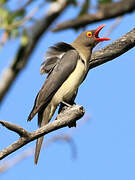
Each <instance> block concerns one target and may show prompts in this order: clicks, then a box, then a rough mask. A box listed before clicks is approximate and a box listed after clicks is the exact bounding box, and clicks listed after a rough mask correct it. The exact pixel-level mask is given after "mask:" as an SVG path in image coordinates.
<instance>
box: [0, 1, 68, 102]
mask: <svg viewBox="0 0 135 180" xmlns="http://www.w3.org/2000/svg"><path fill="white" fill-rule="evenodd" d="M69 4H70V2H69V1H68V0H58V1H57V2H54V3H52V4H51V6H50V8H49V10H48V12H47V14H46V15H45V16H44V17H43V18H42V19H41V20H39V21H38V22H36V23H35V24H34V25H33V26H32V27H31V28H30V29H26V32H27V36H28V37H27V43H25V44H22V43H21V44H20V47H19V49H18V51H17V54H16V57H15V58H14V59H13V61H12V62H11V64H10V66H9V67H8V68H7V69H5V70H4V72H3V73H2V75H1V77H0V103H1V102H2V100H3V98H4V96H5V95H6V93H7V92H8V90H9V89H10V87H11V85H12V84H13V82H14V81H15V79H16V77H17V76H18V75H19V73H20V72H21V70H23V68H24V67H25V65H26V64H27V62H28V60H29V57H30V56H31V54H32V53H33V51H34V48H35V47H36V45H37V43H38V41H39V39H40V38H41V36H42V35H43V33H45V32H46V31H47V30H48V28H49V27H50V25H51V24H52V23H53V22H54V21H55V20H56V18H57V17H58V16H59V15H60V14H61V13H62V12H63V11H64V10H65V8H67V7H68V5H69Z"/></svg>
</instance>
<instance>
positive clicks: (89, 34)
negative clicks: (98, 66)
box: [75, 24, 110, 48]
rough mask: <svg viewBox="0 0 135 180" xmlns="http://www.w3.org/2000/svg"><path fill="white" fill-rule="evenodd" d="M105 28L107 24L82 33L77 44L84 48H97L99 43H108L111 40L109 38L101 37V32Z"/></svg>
mask: <svg viewBox="0 0 135 180" xmlns="http://www.w3.org/2000/svg"><path fill="white" fill-rule="evenodd" d="M104 26H105V24H103V25H101V26H99V27H98V28H97V29H95V30H87V31H84V32H82V33H81V34H80V35H79V36H78V38H77V39H76V40H75V41H76V43H79V44H81V45H82V46H85V47H91V48H93V47H95V46H96V45H97V44H98V43H99V42H101V41H108V40H110V39H109V38H107V37H99V32H100V31H101V29H102V28H103V27H104Z"/></svg>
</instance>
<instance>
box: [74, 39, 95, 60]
mask: <svg viewBox="0 0 135 180" xmlns="http://www.w3.org/2000/svg"><path fill="white" fill-rule="evenodd" d="M71 46H73V47H74V48H75V49H76V50H77V51H78V53H79V55H80V56H81V58H82V59H84V60H86V61H89V60H90V58H91V53H92V48H91V47H86V46H83V45H81V44H80V43H79V42H75V41H74V42H73V43H72V44H71Z"/></svg>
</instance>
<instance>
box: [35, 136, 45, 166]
mask: <svg viewBox="0 0 135 180" xmlns="http://www.w3.org/2000/svg"><path fill="white" fill-rule="evenodd" d="M43 139H44V136H42V137H40V138H38V139H37V142H36V149H35V159H34V162H35V164H37V163H38V158H39V154H40V150H41V147H42V143H43Z"/></svg>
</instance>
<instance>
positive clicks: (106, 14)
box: [52, 0, 135, 32]
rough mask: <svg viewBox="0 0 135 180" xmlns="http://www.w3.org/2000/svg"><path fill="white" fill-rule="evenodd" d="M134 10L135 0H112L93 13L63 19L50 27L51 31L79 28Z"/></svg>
mask: <svg viewBox="0 0 135 180" xmlns="http://www.w3.org/2000/svg"><path fill="white" fill-rule="evenodd" d="M134 10H135V0H123V1H120V2H112V3H107V4H104V5H102V6H101V7H100V9H99V11H98V12H97V13H95V14H85V15H83V16H81V17H78V18H75V19H72V20H68V21H64V22H62V23H60V24H57V25H56V27H55V28H53V29H52V31H53V32H57V31H61V30H65V29H69V28H74V29H77V28H80V27H84V26H86V25H88V24H92V23H95V22H99V21H103V20H107V19H112V18H114V17H118V16H122V15H124V14H126V13H131V12H132V11H134Z"/></svg>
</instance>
